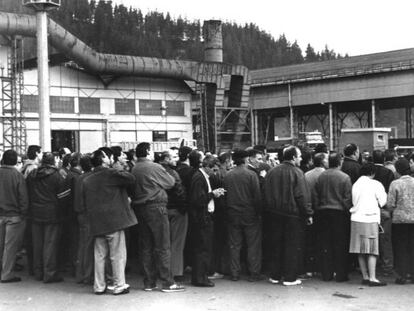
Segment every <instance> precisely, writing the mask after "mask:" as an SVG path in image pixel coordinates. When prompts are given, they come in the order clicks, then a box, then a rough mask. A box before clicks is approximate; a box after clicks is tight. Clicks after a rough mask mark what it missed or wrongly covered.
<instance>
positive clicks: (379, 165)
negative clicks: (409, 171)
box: [372, 150, 394, 275]
mask: <svg viewBox="0 0 414 311" xmlns="http://www.w3.org/2000/svg"><path fill="white" fill-rule="evenodd" d="M372 159H373V162H374V164H375V176H374V179H375V180H378V181H379V182H380V183H381V184H382V185H383V186H384V189H385V192H386V193H387V194H388V190H389V189H390V185H391V183H392V181H393V180H394V173H393V172H392V171H391V170H390V169H388V168H386V167H385V166H384V160H385V156H384V152H383V151H382V150H374V151H373V152H372ZM381 226H382V228H383V229H384V232H383V233H382V234H380V235H379V252H380V264H381V268H382V273H384V274H386V275H391V274H392V271H393V269H394V255H393V250H392V237H391V236H392V233H391V230H392V229H391V228H392V218H391V211H389V210H388V209H387V206H384V207H382V208H381Z"/></svg>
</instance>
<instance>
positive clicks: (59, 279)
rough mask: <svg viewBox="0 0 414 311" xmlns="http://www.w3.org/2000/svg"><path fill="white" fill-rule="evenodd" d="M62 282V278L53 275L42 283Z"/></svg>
mask: <svg viewBox="0 0 414 311" xmlns="http://www.w3.org/2000/svg"><path fill="white" fill-rule="evenodd" d="M60 282H63V278H62V277H61V276H55V277H53V278H50V279H48V280H44V281H43V283H46V284H47V283H60Z"/></svg>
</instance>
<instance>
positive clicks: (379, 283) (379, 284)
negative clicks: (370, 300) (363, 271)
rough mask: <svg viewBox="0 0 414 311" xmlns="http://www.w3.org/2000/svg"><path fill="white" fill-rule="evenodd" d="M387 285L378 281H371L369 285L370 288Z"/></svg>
mask: <svg viewBox="0 0 414 311" xmlns="http://www.w3.org/2000/svg"><path fill="white" fill-rule="evenodd" d="M386 285H387V283H385V282H381V281H378V282H373V281H369V284H368V286H369V287H378V286H386Z"/></svg>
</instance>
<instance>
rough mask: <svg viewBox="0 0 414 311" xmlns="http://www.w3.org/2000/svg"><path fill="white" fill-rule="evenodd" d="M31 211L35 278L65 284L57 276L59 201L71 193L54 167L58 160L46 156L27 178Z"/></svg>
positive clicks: (60, 225) (60, 223)
mask: <svg viewBox="0 0 414 311" xmlns="http://www.w3.org/2000/svg"><path fill="white" fill-rule="evenodd" d="M27 188H28V193H29V211H30V215H31V217H32V237H33V269H34V274H35V278H36V279H37V280H39V281H41V280H43V282H45V283H55V282H61V281H63V278H62V277H60V276H59V274H58V262H57V261H58V260H57V256H58V247H59V241H60V237H61V229H62V221H63V211H62V210H61V209H60V204H59V201H60V200H62V199H63V200H64V199H65V198H66V197H67V196H68V195H69V193H70V189H69V188H67V187H66V183H65V180H64V179H63V177H62V176H61V174H60V173H59V170H58V168H57V167H56V166H55V157H54V155H53V154H52V153H50V152H46V153H44V154H43V156H42V161H41V165H40V166H39V167H38V168H37V169H34V170H32V171H31V172H30V174H29V175H28V176H27Z"/></svg>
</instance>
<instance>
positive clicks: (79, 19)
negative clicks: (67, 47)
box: [0, 0, 342, 69]
mask: <svg viewBox="0 0 414 311" xmlns="http://www.w3.org/2000/svg"><path fill="white" fill-rule="evenodd" d="M138 4H139V2H138ZM0 10H2V11H9V12H22V10H24V9H23V8H22V7H21V1H16V0H2V1H1V2H0ZM24 12H25V13H27V12H30V11H28V10H27V9H26V10H24ZM50 16H51V17H52V18H53V19H54V20H56V21H57V22H58V23H60V24H61V25H62V26H63V27H65V28H67V29H68V30H69V31H71V32H72V33H73V34H75V35H76V36H78V37H79V38H80V39H81V40H83V41H84V42H86V43H87V44H89V45H90V46H92V47H93V48H95V49H96V50H98V51H99V52H105V53H116V54H126V55H138V56H150V57H162V58H172V59H189V60H196V61H202V60H203V42H202V40H203V39H202V37H203V36H202V34H203V22H202V21H199V20H193V21H190V20H187V19H183V18H180V17H178V18H176V19H174V18H171V16H170V15H169V14H168V13H167V14H163V13H160V12H149V13H147V14H145V15H144V14H143V13H142V11H141V10H140V9H136V8H132V7H130V8H127V7H125V6H123V5H114V4H113V3H112V2H111V1H95V0H62V5H61V7H60V8H59V9H58V10H56V11H52V12H51V13H50ZM223 45H224V62H228V63H233V64H242V65H245V66H247V67H248V68H250V69H259V68H267V67H275V66H281V65H289V64H298V63H303V62H314V61H321V60H329V59H336V58H340V57H342V56H341V55H339V54H337V53H335V52H334V51H333V50H330V49H329V48H328V47H327V46H326V47H325V49H324V50H323V51H320V52H315V50H314V49H313V48H312V46H311V45H310V44H308V46H307V49H306V51H305V52H304V53H303V51H302V50H301V48H300V46H299V44H298V43H297V42H296V41H294V42H293V43H292V42H290V41H289V40H288V38H286V37H285V35H283V34H281V35H280V36H279V38H277V39H275V38H273V37H272V36H271V35H270V34H268V33H266V32H265V31H263V30H261V29H260V28H259V27H258V26H257V25H255V24H246V25H237V24H235V23H228V22H224V23H223Z"/></svg>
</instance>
